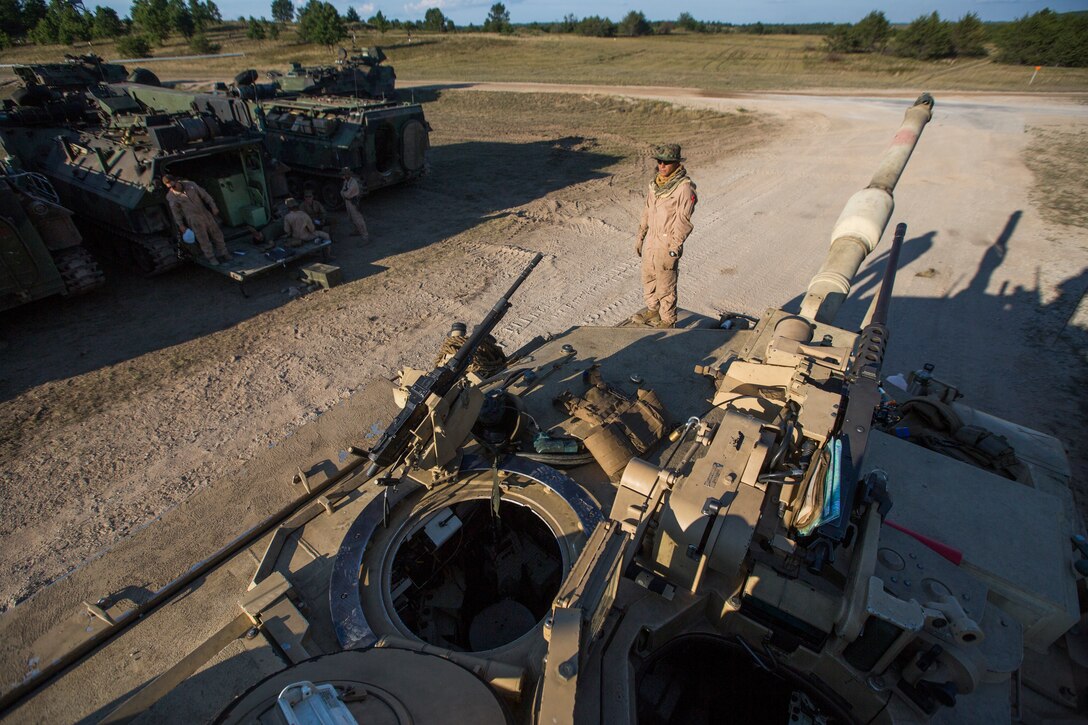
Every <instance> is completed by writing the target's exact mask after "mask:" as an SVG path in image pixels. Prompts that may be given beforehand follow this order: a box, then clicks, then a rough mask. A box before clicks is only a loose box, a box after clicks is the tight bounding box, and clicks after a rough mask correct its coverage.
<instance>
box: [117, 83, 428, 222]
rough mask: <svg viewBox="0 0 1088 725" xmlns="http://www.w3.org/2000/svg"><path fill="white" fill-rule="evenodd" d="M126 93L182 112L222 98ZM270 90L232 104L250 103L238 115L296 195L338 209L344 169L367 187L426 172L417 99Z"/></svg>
mask: <svg viewBox="0 0 1088 725" xmlns="http://www.w3.org/2000/svg"><path fill="white" fill-rule="evenodd" d="M251 73H252V72H251ZM246 88H253V86H252V85H241V86H236V87H235V88H234V90H233V91H232V92H231V93H232V95H233V96H235V97H240V98H248V95H249V94H242V93H239V91H241V90H244V89H246ZM128 92H129V93H131V94H132V95H133V96H134V97H136V98H138V99H140V100H141V101H142V102H144V103H146V104H148V105H151V106H153V107H155V108H161V109H165V110H171V111H178V112H180V111H182V110H184V109H189V108H192V107H194V106H195V107H199V108H203V107H205V106H206V105H208V104H209V103H214V99H215V98H216V97H217V95H219V94H194V93H191V92H187V91H178V90H173V89H167V88H154V87H144V86H131V87H130V88H129V91H128ZM261 93H265V91H262V92H261ZM268 94H269V95H267V97H264V96H262V97H260V98H259V99H258V100H239V99H238V98H236V99H235V100H234V102H235V103H238V104H245V105H246V107H247V108H248V113H246V114H245V115H244V116H239V118H240V120H241V121H242V122H243V123H245V124H248V125H249V128H250V129H251V130H252V131H254V132H255V133H259V134H261V135H262V137H263V139H264V145H265V148H266V149H267V150H268V153H269V155H270V156H271V157H272V158H275V159H277V160H278V161H279V162H280V163H281V164H283V165H284V166H285V167H286V169H287V170H286V172H285V176H286V179H285V182H286V185H287V190H286V191H289V192H290V193H291V194H292V195H294V196H302V193H303V191H304V190H305V189H307V188H309V189H313V190H314V191H315V193H316V194H317V196H318V198H319V199H320V200H321V202H322V203H323V204H324V205H325V206H326V207H329V208H332V209H338V208H340V207H342V206H343V200H342V199H341V198H340V185H341V178H340V171H341V169H343V168H344V167H347V168H350V169H351V170H352V171H353V172H354V173H355V174H356V175H357V176H358V177H359V179H360V180H361V181H362V182H363V184H364V186H365V188H366V191H368V192H370V191H376V190H378V189H382V188H385V187H387V186H393V185H396V184H401V183H404V182H408V181H413V180H415V179H418V178H420V177H421V176H422V175H423V174H424V173H425V172H426V162H427V150H428V148H429V147H430V136H429V134H430V125H429V124H428V123H427V120H426V118H425V117H424V115H423V108H422V106H420V105H418V104H413V103H396V102H392V101H367V100H345V99H337V98H308V97H296V96H294V95H288V96H283V95H278V92H275V91H268Z"/></svg>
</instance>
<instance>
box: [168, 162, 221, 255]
mask: <svg viewBox="0 0 1088 725" xmlns="http://www.w3.org/2000/svg"><path fill="white" fill-rule="evenodd" d="M162 183H163V184H164V185H165V186H166V189H167V191H166V203H167V205H168V206H169V207H170V214H171V215H172V216H173V217H174V223H175V224H177V225H178V231H179V232H180V233H181V234H182V236H184V235H185V230H186V229H192V230H193V235H194V236H195V237H196V241H197V242H198V243H199V244H200V251H201V252H203V253H204V257H205V259H207V260H208V262H209V263H211V264H212V265H214V266H216V267H218V266H219V263H220V262H229V261H230V252H228V251H227V245H226V243H225V242H224V241H223V230H222V229H220V228H219V207H217V206H216V205H215V200H214V199H212V197H211V194H209V193H208V192H206V191H204V190H203V189H201V188H200V186H199V185H197V184H196V182H193V181H186V180H183V179H179V178H178V177H176V176H171V175H170V174H163V177H162ZM209 238H210V239H209ZM213 242H214V244H215V246H214V247H213V246H212V243H213Z"/></svg>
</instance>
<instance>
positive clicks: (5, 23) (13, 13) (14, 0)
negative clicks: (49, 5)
mask: <svg viewBox="0 0 1088 725" xmlns="http://www.w3.org/2000/svg"><path fill="white" fill-rule="evenodd" d="M40 19H41V18H38V19H37V20H40ZM37 20H35V24H36V23H37ZM29 27H31V28H32V27H34V25H30V26H29ZM27 30H28V27H27V25H26V24H25V17H24V14H23V8H22V3H20V2H19V0H0V33H3V34H4V36H5V37H6V38H8V40H9V41H10V39H11V38H19V37H22V36H23V35H25V34H26V31H27Z"/></svg>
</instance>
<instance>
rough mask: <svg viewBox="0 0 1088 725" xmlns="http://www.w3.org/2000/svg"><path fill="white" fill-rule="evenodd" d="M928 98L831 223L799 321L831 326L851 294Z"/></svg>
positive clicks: (888, 209)
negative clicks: (825, 249) (827, 244)
mask: <svg viewBox="0 0 1088 725" xmlns="http://www.w3.org/2000/svg"><path fill="white" fill-rule="evenodd" d="M933 103H934V101H933V97H932V96H931V95H929V94H928V93H923V94H922V95H920V96H918V99H917V100H916V101H915V102H914V105H913V106H911V107H910V108H909V109H908V110H907V113H906V116H905V117H904V119H903V124H902V125H901V126H900V127H899V130H898V131H897V132H896V134H895V138H894V139H892V145H891V146H890V147H889V148H888V150H887V151H885V152H884V156H883V157H881V159H880V164H879V165H878V166H877V170H876V173H874V174H873V178H872V180H871V181H870V182H869V185H868V186H867V187H866V188H864V189H862V190H861V191H859V192H857V193H855V194H854V195H853V196H852V197H850V200H849V201H848V202H846V206H845V207H844V208H843V210H842V214H840V215H839V220H838V221H837V222H835V228H834V230H833V231H832V233H831V248H830V249H829V250H828V253H827V258H826V259H825V260H824V264H823V266H822V267H820V271H819V272H817V273H816V276H814V277H813V278H812V281H811V282H809V285H808V292H807V293H806V295H805V299H804V300H803V301H802V302H801V316H802V317H805V318H807V319H809V320H814V321H816V322H826V323H830V322H833V321H834V319H835V315H836V314H837V313H838V311H839V307H840V306H841V305H842V302H843V300H845V299H846V296H847V295H848V294H849V293H850V286H851V281H852V280H853V279H854V275H855V274H857V272H858V269H859V268H860V267H861V263H862V262H863V261H864V260H865V257H866V256H868V255H869V253H870V252H872V251H873V250H874V249H875V248H876V245H877V243H878V242H879V241H880V237H881V235H882V234H884V229H885V227H887V226H888V221H889V220H890V219H891V216H892V210H893V209H894V208H895V200H894V199H893V197H892V192H893V191H894V190H895V185H896V184H897V183H898V182H899V177H900V176H901V175H902V173H903V169H904V168H906V166H907V161H909V160H910V155H911V153H912V152H913V151H914V147H915V145H917V143H918V137H919V136H921V135H922V129H924V128H925V125H926V124H927V123H929V120H930V119H931V118H932V117H933Z"/></svg>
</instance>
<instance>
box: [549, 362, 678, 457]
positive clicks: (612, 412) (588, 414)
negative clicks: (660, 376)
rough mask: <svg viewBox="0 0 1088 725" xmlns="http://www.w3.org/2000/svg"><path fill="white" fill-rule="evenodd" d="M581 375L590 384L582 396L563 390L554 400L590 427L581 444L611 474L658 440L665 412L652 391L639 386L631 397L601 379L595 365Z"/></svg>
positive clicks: (664, 419)
mask: <svg viewBox="0 0 1088 725" xmlns="http://www.w3.org/2000/svg"><path fill="white" fill-rule="evenodd" d="M584 377H585V379H586V381H587V382H588V383H589V384H590V387H589V389H588V390H587V391H586V393H585V395H584V396H583V397H578V396H576V395H573V394H571V393H569V392H564V393H563V394H562V395H560V396H559V398H558V399H557V400H556V402H557V403H558V404H560V405H561V406H562V407H563V408H564V409H565V410H566V411H567V413H569V414H570V415H572V416H574V417H575V418H577V419H578V420H581V421H584V422H586V423H589V424H590V425H591V426H592V429H591V431H590V433H589V434H588V435H586V436H585V437H584V438H583V443H585V446H586V448H587V449H588V450H589V452H590V453H592V454H593V458H594V460H596V461H597V463H598V464H599V465H600V466H601V468H602V469H604V472H605V473H606V474H608V475H609V476H613V475H615V474H617V473H619V472H620V471H622V470H623V468H624V466H626V465H627V462H628V461H630V460H631V459H632V458H633V457H635V456H636V455H640V454H643V453H645V452H646V451H648V450H650V449H651V448H652V447H653V446H654V445H656V444H657V442H658V441H660V440H661V438H662V437H663V436H664V435H665V431H666V430H667V423H666V421H667V418H668V414H667V412H666V410H665V405H664V403H662V402H661V399H660V398H659V397H658V395H657V393H655V392H654V391H653V390H647V389H644V388H639V389H638V392H637V393H636V395H635V397H634V398H631V397H630V396H629V395H627V394H626V393H624V392H623V391H621V390H619V389H617V388H615V387H613V386H611V385H609V384H608V383H606V382H604V380H602V379H601V373H600V370H599V369H598V366H596V365H594V366H593V367H592V368H590V369H589V370H588V371H587V372H586V373H585V375H584Z"/></svg>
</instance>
